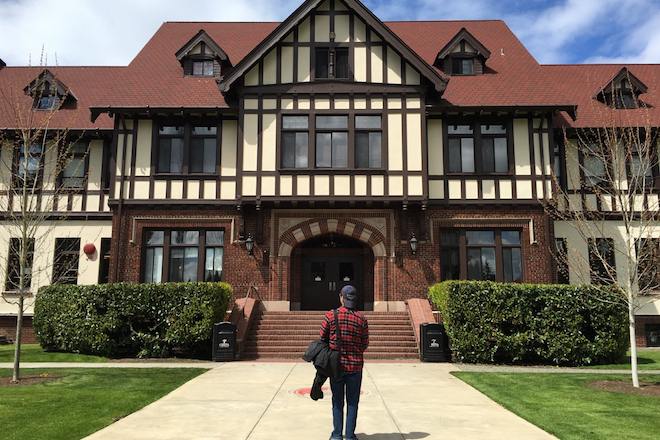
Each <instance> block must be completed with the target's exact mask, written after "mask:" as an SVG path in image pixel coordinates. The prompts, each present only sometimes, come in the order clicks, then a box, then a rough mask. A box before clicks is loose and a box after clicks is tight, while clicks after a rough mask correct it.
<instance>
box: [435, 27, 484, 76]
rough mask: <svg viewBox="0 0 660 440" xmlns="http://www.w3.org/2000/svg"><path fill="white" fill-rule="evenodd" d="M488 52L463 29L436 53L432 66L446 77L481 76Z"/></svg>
mask: <svg viewBox="0 0 660 440" xmlns="http://www.w3.org/2000/svg"><path fill="white" fill-rule="evenodd" d="M489 57H490V52H489V51H488V49H486V48H485V47H484V46H483V45H482V44H481V43H480V42H479V41H477V39H476V38H474V37H473V36H472V34H470V33H469V32H468V31H467V30H466V29H465V28H463V29H461V30H460V31H459V32H458V34H456V36H455V37H454V38H452V40H451V41H450V42H449V43H448V44H447V45H446V46H445V47H444V48H443V49H442V50H441V51H440V53H438V56H437V58H436V61H435V63H434V64H433V65H434V66H436V67H438V68H440V69H442V71H443V72H444V73H445V74H447V75H481V74H483V72H484V68H485V66H486V60H487V59H488V58H489Z"/></svg>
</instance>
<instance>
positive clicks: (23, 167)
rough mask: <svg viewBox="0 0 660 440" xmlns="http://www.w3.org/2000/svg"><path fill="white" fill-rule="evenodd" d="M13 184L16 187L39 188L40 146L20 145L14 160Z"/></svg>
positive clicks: (41, 167) (40, 170) (40, 173)
mask: <svg viewBox="0 0 660 440" xmlns="http://www.w3.org/2000/svg"><path fill="white" fill-rule="evenodd" d="M15 161H16V162H15V170H16V172H15V173H14V184H15V185H16V187H18V188H21V187H26V188H34V189H36V188H39V187H40V185H41V178H42V174H43V155H42V148H41V145H30V146H28V147H26V146H25V145H21V147H20V148H19V150H18V154H17V155H16V159H15Z"/></svg>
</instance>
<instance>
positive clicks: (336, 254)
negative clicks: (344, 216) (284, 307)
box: [296, 233, 373, 310]
mask: <svg viewBox="0 0 660 440" xmlns="http://www.w3.org/2000/svg"><path fill="white" fill-rule="evenodd" d="M296 254H299V255H300V260H299V264H300V272H299V273H300V277H299V283H300V284H299V285H300V308H301V310H329V309H332V308H335V307H337V306H339V304H340V303H339V294H340V292H341V289H342V287H344V286H345V285H347V284H352V285H353V286H355V287H356V288H357V289H358V292H360V295H359V296H358V304H357V308H358V309H360V310H364V304H365V296H366V295H369V293H370V292H371V295H370V296H371V298H369V299H370V300H371V302H373V288H371V289H365V285H370V284H372V283H373V282H372V280H365V274H368V273H373V270H365V269H367V268H368V267H371V268H372V267H373V256H372V254H371V250H370V249H369V248H368V246H365V244H364V243H362V242H360V241H359V240H356V239H354V238H350V237H347V236H344V235H340V234H334V233H329V234H323V235H320V236H317V237H314V238H311V239H309V240H306V241H304V242H303V243H301V244H300V246H299V249H297V251H296ZM365 281H367V282H365Z"/></svg>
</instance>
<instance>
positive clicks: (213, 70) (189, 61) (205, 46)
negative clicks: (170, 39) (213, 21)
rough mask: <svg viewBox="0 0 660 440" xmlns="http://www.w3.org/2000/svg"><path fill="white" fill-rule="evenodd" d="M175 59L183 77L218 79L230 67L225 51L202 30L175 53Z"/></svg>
mask: <svg viewBox="0 0 660 440" xmlns="http://www.w3.org/2000/svg"><path fill="white" fill-rule="evenodd" d="M176 59H177V60H178V61H179V62H180V63H181V67H183V74H184V76H194V77H198V76H201V77H216V78H220V77H221V75H222V73H223V70H224V69H226V68H229V67H231V63H230V62H229V57H228V56H227V54H226V53H225V51H223V50H222V48H221V47H220V46H218V44H217V43H216V42H215V41H213V39H212V38H211V37H210V36H209V35H208V34H207V33H206V32H205V31H204V30H203V29H200V30H199V32H197V34H196V35H195V36H193V37H192V38H191V39H190V40H189V41H188V42H187V43H186V44H185V45H184V46H182V47H181V48H180V49H179V50H178V51H177V53H176Z"/></svg>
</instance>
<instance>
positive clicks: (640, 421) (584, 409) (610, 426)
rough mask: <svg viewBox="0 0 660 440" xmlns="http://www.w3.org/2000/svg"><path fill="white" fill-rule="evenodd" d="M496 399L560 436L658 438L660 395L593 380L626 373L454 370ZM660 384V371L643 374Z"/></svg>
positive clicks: (575, 439) (567, 439)
mask: <svg viewBox="0 0 660 440" xmlns="http://www.w3.org/2000/svg"><path fill="white" fill-rule="evenodd" d="M454 374H455V375H456V377H458V378H459V379H461V380H463V381H465V382H467V383H469V384H470V385H472V386H473V387H474V388H476V389H477V390H479V391H481V392H482V393H484V394H486V395H487V396H488V397H490V398H491V399H493V400H494V401H495V402H497V403H499V404H501V405H502V406H504V407H505V408H507V409H509V410H510V411H512V412H514V413H516V414H518V415H519V416H521V417H522V418H524V419H526V420H528V421H529V422H531V423H533V424H534V425H536V426H538V427H540V428H541V429H543V430H545V431H547V432H549V433H551V434H553V435H554V436H556V437H557V438H559V439H561V440H586V439H589V440H600V439H602V440H605V439H608V440H611V439H616V440H627V439H635V440H646V439H647V440H657V439H658V432H659V431H658V421H657V417H658V414H659V413H660V397H647V396H633V395H629V394H621V393H612V392H607V391H598V390H595V389H592V388H589V387H588V386H586V384H587V383H588V382H590V381H593V380H602V379H608V380H625V381H630V380H631V379H630V377H628V376H625V375H601V374H598V375H595V374H570V373H569V374H560V373H554V374H538V373H536V374H535V373H517V374H513V373H468V372H457V373H454ZM640 380H641V381H646V382H656V383H660V376H657V375H653V376H644V375H642V376H640Z"/></svg>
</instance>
